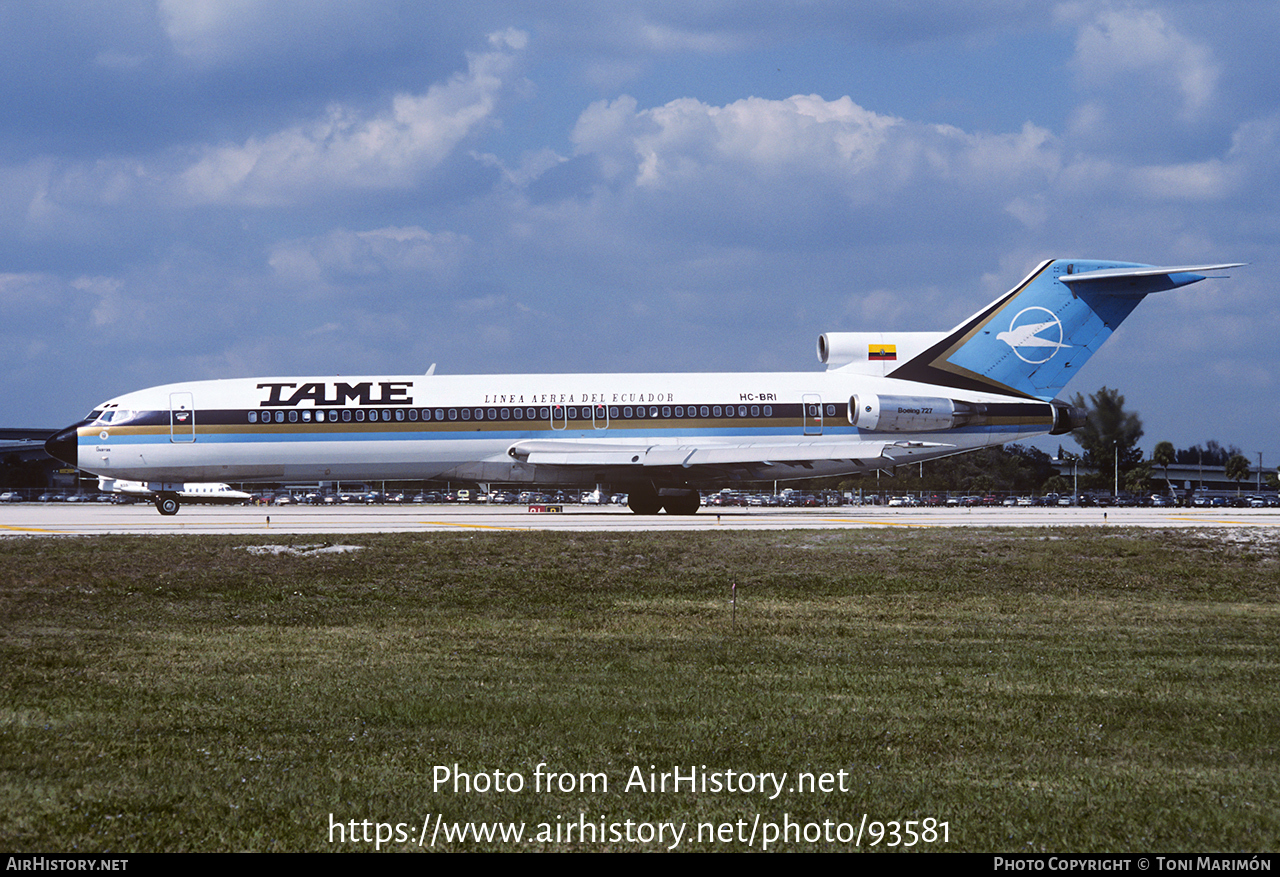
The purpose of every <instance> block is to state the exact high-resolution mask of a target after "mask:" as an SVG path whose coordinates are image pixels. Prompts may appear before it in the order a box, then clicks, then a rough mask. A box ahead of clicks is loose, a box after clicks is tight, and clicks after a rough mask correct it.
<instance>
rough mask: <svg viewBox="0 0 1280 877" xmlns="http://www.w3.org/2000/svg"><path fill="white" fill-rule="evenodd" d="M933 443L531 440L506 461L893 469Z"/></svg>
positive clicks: (517, 445)
mask: <svg viewBox="0 0 1280 877" xmlns="http://www.w3.org/2000/svg"><path fill="white" fill-rule="evenodd" d="M948 447H954V445H947V444H941V443H938V442H909V441H896V442H889V441H876V442H864V441H837V442H830V441H828V442H817V441H814V442H793V443H789V444H785V445H768V444H741V445H718V444H707V445H696V444H681V445H612V444H599V443H595V444H593V443H588V442H578V441H574V440H572V439H544V440H538V439H532V440H529V441H522V442H516V443H515V444H513V445H512V446H511V447H510V448H508V449H507V454H508V456H511V457H513V458H515V459H517V460H520V461H522V462H526V463H532V464H535V465H542V466H593V467H600V466H623V467H631V466H635V467H646V466H679V467H681V468H684V469H688V468H690V467H693V466H726V465H734V464H748V463H750V464H756V465H768V464H770V463H809V462H816V461H820V460H863V461H867V462H872V461H878V462H879V463H880V464H881V465H885V466H891V465H895V459H894V458H895V457H897V456H898V455H900V454H905V453H909V452H911V451H913V450H919V449H924V448H948Z"/></svg>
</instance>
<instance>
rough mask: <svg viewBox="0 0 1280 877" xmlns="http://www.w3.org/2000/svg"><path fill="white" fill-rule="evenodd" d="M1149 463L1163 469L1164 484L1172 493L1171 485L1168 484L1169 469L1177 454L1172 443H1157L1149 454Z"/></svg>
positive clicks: (1175, 460)
mask: <svg viewBox="0 0 1280 877" xmlns="http://www.w3.org/2000/svg"><path fill="white" fill-rule="evenodd" d="M1151 462H1152V463H1153V464H1155V465H1156V466H1160V467H1161V468H1163V469H1164V483H1165V486H1166V487H1168V488H1169V492H1170V493H1173V485H1172V484H1170V483H1169V467H1170V466H1172V465H1173V464H1174V463H1175V462H1177V452H1176V451H1175V450H1174V449H1173V442H1159V443H1157V444H1156V449H1155V450H1154V451H1152V452H1151Z"/></svg>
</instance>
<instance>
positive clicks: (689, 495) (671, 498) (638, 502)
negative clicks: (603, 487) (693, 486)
mask: <svg viewBox="0 0 1280 877" xmlns="http://www.w3.org/2000/svg"><path fill="white" fill-rule="evenodd" d="M700 505H702V499H701V498H700V497H699V496H698V491H696V490H687V489H684V488H672V487H668V488H664V489H663V490H662V493H661V494H659V493H658V491H657V490H656V489H654V487H653V485H652V484H641V485H636V486H635V487H634V488H633V489H632V490H631V492H630V493H628V494H627V508H629V509H631V511H633V512H635V513H636V514H637V515H656V514H657V513H658V512H659V511H661V510H662V509H666V510H667V514H669V515H695V514H697V513H698V507H699V506H700Z"/></svg>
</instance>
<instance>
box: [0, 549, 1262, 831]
mask: <svg viewBox="0 0 1280 877" xmlns="http://www.w3.org/2000/svg"><path fill="white" fill-rule="evenodd" d="M268 542H270V544H273V545H281V544H283V545H292V546H296V547H299V546H307V545H312V546H314V545H315V544H316V543H315V540H310V541H308V540H306V539H303V538H294V539H290V538H288V537H285V538H280V537H277V538H275V539H266V538H264V539H260V540H256V541H255V540H251V539H247V538H243V537H192V538H172V537H155V538H150V537H138V538H126V537H118V538H117V537H99V538H94V539H51V538H30V539H27V538H19V539H7V540H3V541H0V583H2V584H0V667H2V668H3V682H2V684H3V697H2V698H0V849H3V850H5V851H40V852H72V851H80V852H98V851H113V852H142V851H152V850H191V851H205V850H207V851H213V850H329V849H343V850H354V849H374V848H375V847H378V846H380V847H381V849H384V850H385V849H395V850H399V849H418V840H419V836H420V835H421V834H422V833H423V825H424V822H425V823H426V824H427V826H428V829H427V837H428V839H430V836H431V834H432V833H435V834H436V843H435V847H434V848H436V849H572V848H585V849H663V848H667V847H669V846H671V837H670V834H669V833H668V834H664V836H663V839H662V841H660V840H659V839H658V838H657V837H651V836H649V834H646V832H650V833H651V832H654V831H656V827H655V826H656V825H657V824H658V823H668V822H669V823H673V824H675V825H682V826H684V829H683V832H684V834H683V836H682V837H681V842H680V845H679V847H678V848H679V849H723V850H745V849H748V848H749V847H748V842H747V841H748V839H749V840H750V842H751V845H752V846H753V847H754V848H757V849H759V848H760V847H761V846H762V842H763V840H764V839H765V831H766V829H767V828H768V826H769V825H775V826H777V825H781V824H784V822H789V823H790V824H792V825H797V826H801V828H797V829H796V830H795V832H794V833H793V834H792V835H791V836H789V837H783V838H775V842H774V843H773V844H772V845H771V848H772V849H780V850H796V849H852V848H853V847H854V842H853V840H851V839H850V834H849V832H852V831H854V830H856V829H858V828H859V827H861V828H863V829H864V831H863V834H862V838H861V847H862V848H875V849H882V848H885V847H888V846H889V845H890V843H891V842H892V841H893V836H892V835H886V836H883V837H882V838H881V841H880V843H879V844H878V845H876V846H875V847H871V841H872V839H873V837H872V834H871V830H872V829H873V828H874V826H873V825H872V823H873V822H879V823H887V822H890V821H898V822H899V823H900V825H899V831H901V832H905V831H906V828H907V826H906V823H907V822H908V821H912V822H915V823H917V824H916V825H915V826H914V830H915V831H917V832H919V831H920V830H921V825H920V824H919V823H920V822H921V821H922V820H925V819H933V820H937V822H936V823H933V825H934V826H935V830H936V831H937V836H936V837H935V838H934V839H933V842H932V843H924V842H919V843H917V844H916V845H915V846H913V847H912V849H947V850H966V851H993V852H994V851H1010V852H1018V851H1046V850H1047V851H1150V852H1174V851H1198V852H1203V851H1249V852H1253V851H1274V850H1276V849H1277V848H1278V847H1280V720H1278V716H1280V710H1278V709H1277V707H1278V705H1280V693H1278V692H1277V680H1278V679H1280V601H1278V599H1277V597H1278V586H1280V540H1277V536H1276V534H1275V532H1274V531H1273V530H1269V529H1264V528H1258V529H1256V530H1254V531H1253V533H1252V536H1251V535H1250V534H1248V533H1245V534H1243V535H1241V534H1238V533H1230V532H1218V533H1210V532H1206V531H1198V532H1181V531H1143V532H1137V531H1121V530H1107V531H1102V530H1062V529H1054V530H1053V531H1042V530H1031V529H1019V530H987V531H974V530H967V531H960V530H954V531H950V530H930V531H927V532H926V531H911V532H902V531H898V532H878V531H856V532H812V531H809V532H785V531H783V532H770V533H750V534H728V533H714V534H677V533H656V534H651V535H646V534H639V535H637V534H598V535H597V534H587V535H574V534H547V533H531V534H475V535H466V534H439V535H422V536H415V535H388V536H352V537H348V538H344V539H342V540H341V542H342V543H343V544H346V545H354V546H361V550H358V551H351V552H334V553H314V552H313V553H304V554H285V553H265V554H264V553H254V552H252V551H250V550H248V549H249V548H250V547H252V546H262V545H264V544H267V543H268ZM734 585H736V607H735V606H734V605H733V603H732V602H731V594H732V593H733V590H732V589H733V586H734ZM539 764H544V765H545V767H543V768H542V769H541V770H542V771H543V772H545V771H554V772H560V773H562V774H564V776H561V777H559V778H557V780H554V781H553V787H552V789H551V790H550V791H548V790H547V789H546V788H543V789H541V790H538V789H536V788H535V787H534V786H535V780H536V779H537V780H538V781H540V782H542V781H543V780H541V779H540V778H539V776H538V774H539V769H538V765H539ZM454 765H457V769H458V770H460V771H463V772H465V773H468V774H472V775H473V777H472V782H473V783H476V784H483V783H489V784H490V785H496V784H497V782H498V780H496V778H495V771H497V772H501V774H502V781H503V782H505V783H511V784H513V783H514V781H515V779H514V777H513V776H511V775H512V774H519V775H520V777H521V778H522V780H523V782H524V787H523V789H522V790H520V791H496V790H494V789H492V788H489V790H488V791H477V789H476V787H475V786H474V785H473V787H472V788H471V789H470V791H468V790H467V789H466V787H465V785H464V786H462V787H460V788H459V790H457V791H455V790H454V787H453V785H452V782H448V783H445V784H444V786H443V787H442V788H436V780H437V779H440V778H441V777H442V776H443V775H442V774H441V773H440V772H441V771H442V770H448V771H453V770H454ZM651 766H652V767H651ZM637 767H638V768H639V772H640V774H642V775H643V777H644V779H645V780H646V788H644V789H641V788H639V787H637V786H636V785H635V784H634V783H633V784H632V786H631V787H630V788H627V783H628V780H629V779H634V778H635V777H634V774H633V770H634V769H635V768H637ZM673 769H678V770H679V771H680V772H682V773H684V774H685V775H688V774H689V772H690V771H691V770H694V769H697V770H699V771H705V773H706V774H707V775H708V777H710V775H715V776H716V777H718V778H719V782H720V784H721V786H724V785H726V784H729V783H732V784H733V789H732V790H730V789H727V788H723V787H722V788H719V789H717V788H715V787H714V785H713V786H711V787H708V788H706V789H703V788H689V787H688V785H687V784H686V785H683V786H681V787H680V788H679V789H678V790H675V791H672V790H671V789H670V787H668V790H667V791H666V792H662V791H656V792H655V791H651V790H649V789H648V788H647V781H648V778H649V775H650V773H651V772H652V773H653V774H662V773H664V772H665V773H670V772H672V771H673ZM730 771H733V772H734V773H733V775H732V776H731V775H730V774H729V772H730ZM841 771H843V772H844V773H843V774H841V773H840V772H841ZM783 772H786V773H787V778H786V780H785V784H784V791H783V792H782V793H780V794H778V795H777V796H776V797H773V798H772V799H771V795H772V787H771V786H766V789H767V791H763V792H762V791H760V790H758V789H757V790H752V791H741V790H739V786H741V785H745V784H746V780H745V778H744V777H742V776H740V774H743V773H772V774H775V775H776V774H781V773H783ZM800 772H812V773H814V774H822V773H829V774H831V776H830V777H829V783H830V785H831V788H830V790H828V791H823V790H821V789H818V788H815V789H808V788H805V789H801V788H799V787H797V785H796V780H797V774H798V773H800ZM481 774H483V775H484V778H483V779H481V778H480V776H479V775H481ZM582 774H597V775H599V774H602V775H603V776H604V781H607V784H608V787H607V789H606V788H605V787H604V785H603V782H602V781H601V780H600V778H599V777H597V778H596V779H595V781H594V786H595V787H594V788H592V781H591V780H590V779H589V778H588V777H583V776H580V775H582ZM753 782H754V783H756V784H762V783H768V782H770V780H768V779H767V778H766V779H765V780H763V781H762V780H753ZM570 785H571V786H573V787H574V788H572V789H566V788H565V786H570ZM841 785H843V789H841V788H840V786H841ZM583 787H585V788H583ZM864 815H865V819H866V822H865V823H864V821H863V820H864ZM437 819H441V820H443V824H445V826H446V828H447V827H448V824H449V823H452V822H459V823H465V822H498V821H505V822H513V823H524V824H525V825H524V832H525V834H524V836H523V839H522V840H521V841H520V842H519V843H516V842H508V843H502V842H500V841H498V840H494V841H483V840H480V841H477V840H476V839H475V838H474V837H468V838H466V839H465V840H459V839H457V838H456V837H454V838H453V839H446V838H445V837H444V836H443V835H442V834H440V833H439V831H438V830H437V828H436V820H437ZM757 819H759V822H758V823H757V821H756V820H757ZM366 820H367V821H368V822H369V823H370V825H369V826H365V825H363V823H364V821H366ZM584 820H585V822H587V823H590V824H591V825H592V829H589V830H596V829H599V830H600V834H599V835H597V836H596V837H595V838H594V839H593V838H592V837H591V836H590V835H588V836H586V837H585V839H584V838H580V837H579V835H580V834H581V833H582V829H581V827H580V822H581V821H584ZM353 821H354V822H355V823H357V824H356V825H354V826H353V825H351V823H352V822H353ZM824 822H825V823H826V825H825V826H824V825H823V823H824ZM376 823H386V824H387V825H388V826H395V825H396V824H403V825H402V826H401V828H400V830H399V837H397V836H396V832H394V831H393V830H392V829H390V828H387V829H383V831H384V833H386V832H391V833H392V838H391V840H390V841H389V842H386V843H381V844H378V843H375V842H365V841H364V840H363V837H364V835H365V833H366V832H367V834H368V837H369V838H370V841H372V840H373V839H374V838H375V836H376V834H377V832H378V830H379V829H378V828H377V827H376ZM943 823H945V831H946V835H947V840H948V842H947V843H945V844H944V843H943V842H942V836H941V833H942V831H943V830H944V828H943V826H942V824H943ZM335 824H341V826H342V832H341V834H342V835H343V837H344V839H345V841H346V842H345V843H337V842H334V843H331V837H332V838H333V839H335V840H336V839H337V838H338V836H339V835H338V834H336V833H335V832H334V830H333V825H335ZM810 824H812V825H816V826H818V827H819V829H820V832H819V833H821V834H822V836H821V837H817V838H816V839H815V829H814V828H810V827H808V826H809V825H810ZM570 825H571V828H570V829H569V830H570V831H571V832H572V835H571V836H568V837H567V836H566V834H565V830H566V826H570ZM615 825H617V826H618V828H616V829H615V828H614V827H613V826H615ZM700 825H702V826H706V827H705V828H704V829H703V837H702V838H701V840H699V838H698V831H699V826H700ZM722 825H731V826H732V828H731V829H729V830H728V836H729V837H730V838H731V839H724V840H715V841H713V840H711V839H710V832H711V830H712V828H711V827H713V826H714V827H716V828H719V827H720V826H722ZM645 826H648V828H645ZM842 826H843V827H842ZM353 829H354V830H355V831H356V833H357V835H358V836H359V837H360V838H361V840H360V841H358V842H355V843H352V842H351V837H350V835H351V833H352V830H353ZM752 830H755V832H756V834H755V836H754V837H753V838H747V832H749V831H752ZM664 831H667V829H665V828H664ZM806 832H807V835H806ZM842 832H843V834H842ZM539 833H541V834H542V839H541V840H539V839H538V835H539ZM619 834H620V835H621V836H619ZM806 837H807V838H808V839H806ZM908 837H909V836H908V835H907V834H905V833H903V834H901V835H900V836H899V845H901V844H902V843H905V842H906V841H907V840H908ZM423 848H426V845H424V847H423ZM895 848H896V847H895Z"/></svg>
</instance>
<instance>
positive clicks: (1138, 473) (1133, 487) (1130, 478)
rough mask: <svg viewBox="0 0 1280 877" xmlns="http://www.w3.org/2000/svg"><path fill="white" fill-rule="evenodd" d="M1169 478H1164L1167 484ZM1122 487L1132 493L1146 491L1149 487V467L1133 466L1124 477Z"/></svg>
mask: <svg viewBox="0 0 1280 877" xmlns="http://www.w3.org/2000/svg"><path fill="white" fill-rule="evenodd" d="M1168 482H1169V479H1168V478H1166V479H1165V483H1166V484H1167V483H1168ZM1124 489H1125V490H1127V491H1129V492H1130V493H1132V494H1140V493H1146V492H1147V491H1148V490H1150V489H1151V467H1150V466H1134V467H1133V468H1132V469H1130V470H1129V472H1128V474H1127V475H1125V477H1124Z"/></svg>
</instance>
